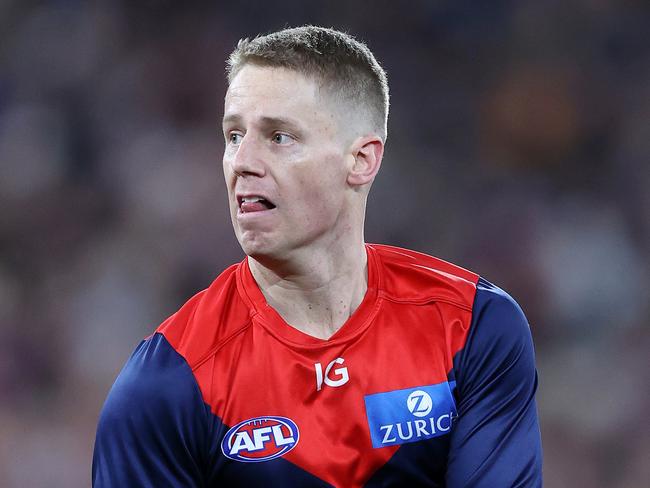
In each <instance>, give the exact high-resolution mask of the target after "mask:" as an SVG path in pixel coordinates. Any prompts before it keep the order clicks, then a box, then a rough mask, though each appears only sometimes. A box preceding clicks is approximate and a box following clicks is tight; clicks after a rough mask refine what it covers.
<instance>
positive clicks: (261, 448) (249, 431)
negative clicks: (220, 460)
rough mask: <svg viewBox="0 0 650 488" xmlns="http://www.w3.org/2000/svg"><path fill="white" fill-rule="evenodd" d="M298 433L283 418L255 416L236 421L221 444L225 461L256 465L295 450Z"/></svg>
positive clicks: (292, 424) (293, 423)
mask: <svg viewBox="0 0 650 488" xmlns="http://www.w3.org/2000/svg"><path fill="white" fill-rule="evenodd" d="M299 439H300V432H299V431H298V426H297V425H296V423H295V422H294V421H293V420H291V419H289V418H287V417H272V416H266V417H255V418H252V419H248V420H244V421H243V422H239V423H238V424H237V425H235V426H234V427H232V428H231V429H230V430H229V431H228V432H226V435H225V436H224V438H223V440H222V441H221V451H222V452H223V454H224V456H226V457H227V458H230V459H233V460H235V461H241V462H244V463H258V462H261V461H269V460H271V459H275V458H278V457H280V456H283V455H284V454H286V453H287V452H289V451H290V450H291V449H293V448H294V447H296V444H298V440H299Z"/></svg>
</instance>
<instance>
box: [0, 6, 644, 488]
mask: <svg viewBox="0 0 650 488" xmlns="http://www.w3.org/2000/svg"><path fill="white" fill-rule="evenodd" d="M304 23H314V24H319V25H325V26H333V27H336V28H339V29H343V30H348V31H349V32H351V33H353V34H354V35H356V36H357V37H359V38H360V39H362V40H365V41H366V42H367V43H368V44H369V46H370V48H371V49H372V50H373V51H374V52H375V54H376V56H377V57H378V59H379V60H380V61H381V62H382V64H383V65H384V66H385V68H386V70H387V71H388V75H389V81H390V86H391V97H392V98H391V101H392V107H391V116H390V121H389V138H388V146H387V154H386V156H385V159H384V164H383V168H382V172H381V174H380V176H379V179H378V180H377V182H376V183H375V187H374V189H373V192H372V193H371V198H370V202H369V211H368V218H367V241H368V242H379V243H390V244H394V245H399V246H404V247H409V248H413V249H416V250H419V251H422V252H427V253H431V254H434V255H436V256H439V257H441V258H443V259H446V260H450V261H453V262H455V263H457V264H459V265H462V266H464V267H467V268H470V269H472V270H475V271H477V272H479V273H481V274H482V275H483V276H485V277H486V278H487V279H489V280H491V281H493V282H495V283H497V284H499V285H500V286H502V287H503V288H505V289H507V290H508V291H510V292H511V294H512V295H513V296H514V297H515V298H516V299H517V300H518V301H519V302H520V304H521V305H522V307H523V308H524V310H525V311H526V312H527V315H528V317H529V320H530V323H531V327H532V331H533V336H534V338H535V344H536V350H537V359H538V368H539V374H540V389H539V395H538V403H539V411H540V416H541V425H542V434H543V442H544V453H545V467H544V473H545V481H546V483H545V486H547V487H549V488H560V487H588V488H601V487H603V488H604V487H608V488H632V487H639V488H641V487H646V486H650V484H649V483H650V481H649V480H650V462H649V459H650V422H648V414H649V413H650V389H649V387H648V386H649V384H650V382H649V379H650V368H649V366H650V362H649V361H648V357H649V354H648V352H649V346H650V323H649V322H650V305H649V297H650V294H649V293H648V281H649V278H650V271H649V268H650V266H649V264H650V263H649V261H650V190H649V188H650V169H649V158H650V42H649V39H650V37H649V32H650V4H649V3H648V2H646V1H643V0H638V1H637V0H620V1H614V0H572V1H565V0H544V1H537V0H519V1H503V0H493V1H490V2H479V1H469V0H455V1H454V0H445V1H442V0H438V1H424V0H422V1H410V2H389V1H373V2H357V1H352V0H348V1H326V2H305V1H301V0H291V1H283V2H266V1H261V0H243V1H241V2H228V3H226V2H217V1H210V2H208V1H191V0H184V1H180V0H128V1H127V0H124V1H109V0H104V1H82V0H51V1H35V0H20V1H18V0H13V1H12V0H0V486H2V487H8V488H10V487H11V488H13V487H20V488H24V487H66V488H67V487H83V486H88V485H89V484H90V465H91V456H92V448H93V443H94V434H95V426H96V421H97V417H98V413H99V410H100V408H101V405H102V403H103V401H104V398H105V396H106V394H107V391H108V389H109V388H110V385H111V384H112V382H113V380H114V378H115V376H116V375H117V373H118V372H119V370H120V368H121V366H122V365H123V363H124V361H125V360H126V359H127V358H128V356H129V355H130V354H131V352H132V350H133V349H134V348H135V346H136V345H137V344H138V342H139V341H140V340H141V339H142V338H143V337H145V336H146V335H148V334H150V333H151V331H153V329H154V328H155V327H156V326H157V325H158V324H159V323H160V322H161V321H162V320H163V319H164V318H165V317H166V316H168V315H169V314H171V313H173V312H174V311H175V310H176V309H177V308H178V307H179V306H180V305H181V304H182V303H183V302H184V301H185V300H186V299H187V298H189V297H190V296H191V295H192V294H194V293H195V292H196V291H198V290H200V289H202V288H205V287H206V286H208V285H209V283H210V281H211V280H212V279H213V278H214V277H215V276H216V275H218V274H219V272H220V271H221V270H222V269H223V268H224V267H226V266H227V265H229V264H230V263H232V262H235V261H238V260H240V259H241V258H242V253H241V250H240V249H239V247H238V245H237V242H236V240H235V239H234V237H233V235H232V231H231V224H230V220H229V216H228V212H227V202H226V196H225V187H224V184H223V182H222V173H221V153H222V149H223V136H222V135H221V129H220V125H221V123H220V117H221V110H222V103H223V95H224V91H225V78H224V60H225V58H226V56H227V54H228V53H229V52H230V51H231V50H232V48H233V47H234V45H235V44H236V42H237V40H238V39H239V38H240V37H245V36H254V35H256V34H258V33H265V32H269V31H271V30H275V29H278V28H281V27H285V26H296V25H301V24H304ZM495 488H500V487H495Z"/></svg>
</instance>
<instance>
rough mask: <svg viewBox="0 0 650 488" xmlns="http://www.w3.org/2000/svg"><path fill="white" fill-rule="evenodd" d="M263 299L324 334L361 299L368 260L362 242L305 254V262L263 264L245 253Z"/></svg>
mask: <svg viewBox="0 0 650 488" xmlns="http://www.w3.org/2000/svg"><path fill="white" fill-rule="evenodd" d="M248 263H249V267H250V269H251V272H252V274H253V277H254V278H255V281H256V282H257V284H258V286H259V287H260V290H261V291H262V293H263V295H264V297H265V298H266V301H267V303H268V304H269V305H270V306H271V307H273V308H274V309H275V310H276V312H278V313H279V314H280V316H281V317H282V318H283V319H284V320H285V322H287V323H288V324H289V325H291V326H292V327H295V328H296V329H298V330H300V331H302V332H304V333H306V334H308V335H311V336H313V337H317V338H320V339H329V338H330V337H331V336H332V335H334V333H336V331H337V330H339V329H340V328H341V326H342V325H343V324H344V323H345V322H346V321H347V320H348V319H349V318H350V316H351V315H352V314H353V313H354V311H355V310H356V309H357V308H358V307H359V305H360V304H361V302H362V301H363V297H364V296H365V294H366V290H367V288H368V271H367V270H368V265H367V256H366V249H365V246H364V245H363V243H361V244H360V245H359V246H355V247H353V248H347V249H346V250H345V252H322V253H312V254H310V257H309V260H308V261H306V262H291V263H283V264H282V265H281V266H274V267H267V266H264V265H262V264H261V263H260V262H259V261H257V260H255V259H253V258H251V257H249V258H248Z"/></svg>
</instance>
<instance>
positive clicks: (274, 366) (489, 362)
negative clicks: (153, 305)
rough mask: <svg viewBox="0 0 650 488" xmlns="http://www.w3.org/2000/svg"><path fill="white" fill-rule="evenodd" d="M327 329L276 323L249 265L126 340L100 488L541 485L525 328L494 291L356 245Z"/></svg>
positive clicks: (415, 260) (433, 262)
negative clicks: (345, 311) (131, 344)
mask: <svg viewBox="0 0 650 488" xmlns="http://www.w3.org/2000/svg"><path fill="white" fill-rule="evenodd" d="M366 249H367V254H368V290H367V292H366V295H365V297H364V300H363V302H362V303H361V305H360V306H359V308H358V309H357V310H356V311H355V312H354V314H353V315H352V316H351V317H350V319H349V320H348V321H347V322H346V323H345V324H344V325H343V326H342V327H341V328H340V329H339V330H338V331H337V332H336V333H335V334H334V335H333V336H332V337H330V338H329V339H327V340H323V339H317V338H314V337H312V336H309V335H307V334H304V333H302V332H300V331H299V330H297V329H295V328H293V327H291V326H289V325H288V324H287V323H286V322H284V320H283V319H282V318H281V317H280V315H279V314H278V313H277V312H276V311H275V310H274V309H273V308H271V307H270V306H269V305H268V304H267V303H266V300H265V299H264V296H263V294H262V292H261V291H260V289H259V288H258V286H257V284H256V282H255V280H254V279H253V276H252V274H251V272H250V269H249V267H248V263H247V260H244V261H242V262H241V263H239V264H237V265H233V266H231V267H230V268H228V269H227V270H226V271H224V272H223V273H222V274H221V275H220V276H219V277H218V278H217V279H216V280H215V281H214V282H213V283H212V285H211V286H210V287H209V288H208V289H206V290H204V291H202V292H200V293H199V294H197V295H196V296H194V297H193V298H192V299H190V300H189V301H188V302H187V303H186V304H185V305H184V306H183V307H182V308H181V309H180V310H179V311H178V312H177V313H175V314H174V315H172V316H171V317H170V318H169V319H167V320H166V321H165V322H164V323H163V324H162V325H161V326H160V327H159V328H158V329H157V331H156V333H155V334H154V335H152V336H151V337H149V338H147V339H145V340H144V341H143V342H142V343H141V344H140V345H139V346H138V348H137V349H136V350H135V352H134V353H133V355H132V356H131V358H130V359H129V361H128V362H127V364H126V366H125V367H124V369H123V370H122V372H121V373H120V375H119V376H118V378H117V380H116V382H115V384H114V386H113V388H112V389H111V392H110V393H109V395H108V398H107V400H106V403H105V405H104V408H103V410H102V413H101V416H100V420H99V425H98V430H97V439H96V443H95V453H94V459H93V484H94V486H95V487H96V488H100V487H109V486H110V487H118V486H119V487H131V486H133V487H136V486H137V487H149V486H151V487H162V486H179V487H211V486H268V485H271V486H300V487H312V486H314V487H317V486H336V487H361V486H368V487H372V486H433V487H489V488H501V487H515V486H516V487H538V486H541V443H540V434H539V426H538V420H537V413H536V407H535V399H534V397H535V391H536V388H537V375H536V370H535V363H534V352H533V346H532V341H531V335H530V330H529V326H528V323H527V321H526V318H525V317H524V314H523V313H522V311H521V309H520V308H519V306H518V305H517V304H516V303H515V302H514V301H513V300H512V298H510V296H508V295H507V294H506V293H505V292H503V291H502V290H500V289H499V288H497V287H495V286H494V285H492V284H490V283H489V282H487V281H486V280H484V279H483V278H480V277H479V276H477V275H475V274H474V273H471V272H469V271H467V270H464V269H462V268H459V267H457V266H454V265H452V264H449V263H446V262H444V261H441V260H439V259H436V258H433V257H431V256H427V255H424V254H420V253H416V252H413V251H408V250H404V249H399V248H395V247H389V246H380V245H367V246H366Z"/></svg>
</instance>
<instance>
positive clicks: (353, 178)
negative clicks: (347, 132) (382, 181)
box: [347, 136, 384, 186]
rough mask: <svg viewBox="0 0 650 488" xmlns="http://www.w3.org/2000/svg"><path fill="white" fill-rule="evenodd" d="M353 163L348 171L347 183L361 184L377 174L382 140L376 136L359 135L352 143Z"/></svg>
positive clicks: (369, 181)
mask: <svg viewBox="0 0 650 488" xmlns="http://www.w3.org/2000/svg"><path fill="white" fill-rule="evenodd" d="M351 155H352V157H353V158H354V163H353V164H352V167H351V168H350V171H349V173H348V179H347V181H348V184H350V185H352V186H362V185H366V184H368V183H371V182H372V180H373V179H374V178H375V176H376V175H377V172H378V171H379V167H380V166H381V159H382V157H383V156H384V141H382V140H381V138H380V137H378V136H364V137H359V138H358V139H356V140H355V141H354V142H353V143H352V151H351Z"/></svg>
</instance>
